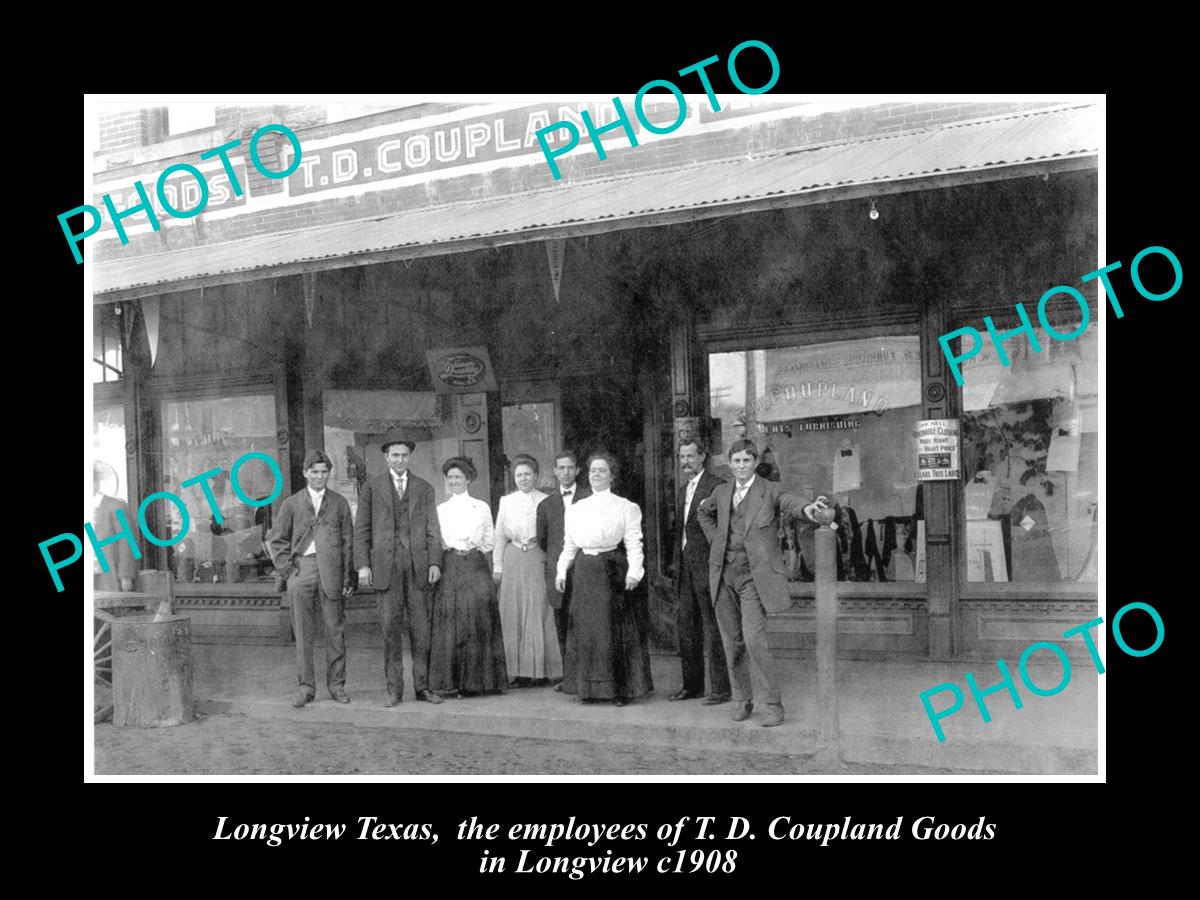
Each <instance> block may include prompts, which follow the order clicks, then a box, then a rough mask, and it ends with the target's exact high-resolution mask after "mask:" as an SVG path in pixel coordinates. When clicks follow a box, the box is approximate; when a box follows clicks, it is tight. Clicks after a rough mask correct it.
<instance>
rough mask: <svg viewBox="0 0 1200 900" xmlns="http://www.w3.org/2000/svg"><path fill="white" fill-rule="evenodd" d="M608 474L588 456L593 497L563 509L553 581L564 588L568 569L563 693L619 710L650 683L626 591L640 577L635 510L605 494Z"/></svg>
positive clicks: (608, 462) (600, 456)
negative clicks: (568, 615)
mask: <svg viewBox="0 0 1200 900" xmlns="http://www.w3.org/2000/svg"><path fill="white" fill-rule="evenodd" d="M615 469H616V460H615V459H614V458H613V457H612V456H610V455H608V454H606V453H593V454H592V456H591V458H590V459H588V481H589V482H590V483H591V486H592V495H591V496H590V497H586V498H584V499H583V500H579V501H578V502H576V503H573V504H572V505H571V506H568V507H567V509H566V519H565V522H564V528H565V534H564V539H563V551H562V555H561V556H560V557H559V558H558V570H557V573H556V583H557V587H558V589H559V590H560V591H561V590H563V589H564V588H565V587H566V583H567V570H568V569H570V568H571V566H572V565H574V575H573V577H572V587H571V621H570V624H569V625H568V631H567V660H566V666H565V668H566V674H565V675H564V676H563V692H564V693H567V694H577V695H578V696H579V699H580V700H581V701H583V702H587V701H592V700H611V701H612V702H613V703H614V704H615V705H617V706H624V705H625V704H626V703H628V702H629V701H630V700H635V699H640V698H642V697H646V696H647V695H649V694H650V693H651V692H652V691H653V690H654V682H653V679H652V678H651V675H650V652H649V645H648V644H647V643H646V635H645V632H644V630H643V628H642V623H641V618H640V616H638V614H637V610H636V609H634V606H633V599H632V597H631V596H630V595H629V594H628V593H627V592H629V591H632V590H633V589H634V588H636V587H637V586H638V583H639V582H640V581H641V580H642V575H643V573H644V571H643V568H642V563H643V557H642V511H641V510H640V509H639V508H638V505H637V504H636V503H633V502H631V501H629V500H626V499H624V498H623V497H618V496H617V495H616V494H614V493H612V490H611V488H612V483H613V475H614V471H615ZM622 545H624V550H622V549H621V546H622Z"/></svg>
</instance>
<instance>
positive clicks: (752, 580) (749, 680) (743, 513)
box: [700, 439, 827, 727]
mask: <svg viewBox="0 0 1200 900" xmlns="http://www.w3.org/2000/svg"><path fill="white" fill-rule="evenodd" d="M757 464H758V448H757V447H755V446H754V442H753V441H748V440H744V439H743V440H738V441H734V442H733V444H731V445H730V447H729V468H730V469H731V470H732V471H733V478H734V480H733V481H732V482H728V481H727V482H724V483H722V484H720V485H718V486H717V488H716V490H714V491H713V492H712V494H711V495H710V496H709V497H708V499H707V500H705V501H704V502H703V503H701V504H700V527H701V528H703V529H704V533H705V535H707V537H708V540H709V543H710V545H711V546H710V548H709V556H708V583H709V589H710V591H711V592H712V598H713V604H714V605H715V606H716V611H717V624H718V626H719V627H720V629H721V638H722V640H723V641H724V642H725V656H726V659H727V660H728V662H729V677H730V680H731V681H732V682H733V699H734V703H735V706H736V709H735V710H734V712H733V720H734V721H735V722H742V721H745V720H746V719H748V718H750V713H751V711H752V710H753V709H754V698H755V697H756V696H758V697H761V698H762V701H765V705H766V716H765V717H764V720H763V723H762V724H763V726H764V727H770V726H772V725H780V724H782V722H783V701H782V698H781V696H780V689H779V675H778V673H777V671H776V667H775V660H774V657H772V656H771V648H770V647H769V646H768V645H767V613H778V612H783V611H784V610H785V609H787V608H788V607H789V606H791V604H792V598H791V596H790V594H789V593H788V586H787V578H786V575H787V568H786V566H785V565H784V562H783V554H782V552H781V551H780V549H779V519H780V517H781V516H785V517H791V518H796V519H800V520H802V521H805V522H814V519H813V516H812V514H813V512H814V511H815V510H818V509H826V508H827V507H826V506H825V502H824V498H823V497H821V498H818V499H817V500H816V502H814V503H809V502H808V501H806V500H804V499H802V498H800V497H797V496H796V495H795V494H786V493H784V492H783V488H782V486H781V485H779V484H777V483H776V482H773V481H768V480H766V479H765V478H763V477H761V476H757V475H756V474H755V471H754V468H755V466H756V465H757Z"/></svg>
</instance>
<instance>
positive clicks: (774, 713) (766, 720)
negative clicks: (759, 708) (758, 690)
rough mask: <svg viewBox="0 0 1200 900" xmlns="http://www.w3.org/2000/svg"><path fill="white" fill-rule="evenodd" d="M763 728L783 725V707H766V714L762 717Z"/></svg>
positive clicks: (780, 705)
mask: <svg viewBox="0 0 1200 900" xmlns="http://www.w3.org/2000/svg"><path fill="white" fill-rule="evenodd" d="M762 724H763V728H770V727H772V726H774V725H782V724H783V705H782V704H779V703H772V704H770V705H769V706H768V707H767V714H766V715H765V716H764V717H763V723H762Z"/></svg>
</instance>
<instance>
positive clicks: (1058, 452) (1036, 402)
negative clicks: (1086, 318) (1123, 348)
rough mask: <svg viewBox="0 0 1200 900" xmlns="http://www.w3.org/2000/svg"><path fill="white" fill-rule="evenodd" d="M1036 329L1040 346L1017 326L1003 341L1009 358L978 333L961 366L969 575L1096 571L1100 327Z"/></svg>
mask: <svg viewBox="0 0 1200 900" xmlns="http://www.w3.org/2000/svg"><path fill="white" fill-rule="evenodd" d="M971 324H974V325H975V326H976V327H978V328H979V329H980V331H984V326H983V324H982V322H978V323H971ZM997 328H998V329H1000V330H1002V328H1001V326H1000V325H999V323H997ZM1072 330H1073V329H1072V328H1071V327H1066V326H1064V327H1061V328H1058V331H1059V332H1060V333H1069V332H1070V331H1072ZM1035 334H1036V336H1037V339H1038V343H1039V345H1040V346H1041V348H1042V350H1041V352H1034V350H1033V347H1032V344H1031V343H1030V341H1029V339H1028V338H1027V337H1026V336H1025V335H1019V336H1017V337H1014V338H1012V339H1010V340H1008V341H1006V342H1005V343H1004V349H1005V352H1006V353H1007V355H1008V357H1009V360H1010V365H1008V366H1003V365H1001V361H1000V358H999V356H998V355H997V353H996V350H995V348H994V347H993V346H992V343H991V341H989V340H987V338H986V334H985V337H984V340H983V346H982V349H981V350H980V352H979V354H978V355H977V356H975V357H973V358H971V359H969V360H966V361H965V362H964V363H963V366H962V376H963V386H962V387H961V388H959V389H958V390H961V392H962V467H963V479H964V483H963V516H964V519H965V529H964V535H963V539H964V545H965V546H964V549H965V557H966V569H967V571H966V577H967V582H968V584H970V583H983V582H1037V583H1047V582H1065V581H1075V582H1089V583H1095V582H1096V580H1097V537H1098V521H1099V495H1098V493H1097V488H1098V481H1099V479H1098V475H1099V437H1100V435H1099V421H1098V417H1097V415H1098V399H1099V398H1098V393H1099V390H1098V384H1097V348H1098V332H1097V329H1096V325H1095V324H1092V325H1091V326H1090V327H1089V328H1088V329H1087V330H1086V331H1085V332H1084V333H1083V334H1082V335H1080V336H1079V337H1078V338H1075V339H1074V340H1071V341H1058V340H1053V339H1051V338H1050V336H1049V335H1048V334H1047V333H1046V332H1045V331H1044V330H1043V329H1040V328H1037V329H1035Z"/></svg>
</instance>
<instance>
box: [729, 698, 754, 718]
mask: <svg viewBox="0 0 1200 900" xmlns="http://www.w3.org/2000/svg"><path fill="white" fill-rule="evenodd" d="M753 709H754V704H753V703H751V702H749V701H747V702H745V703H741V704H738V708H737V709H735V710H734V711H733V721H735V722H745V721H746V720H747V719H748V718H750V713H751V712H752V711H753Z"/></svg>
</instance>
